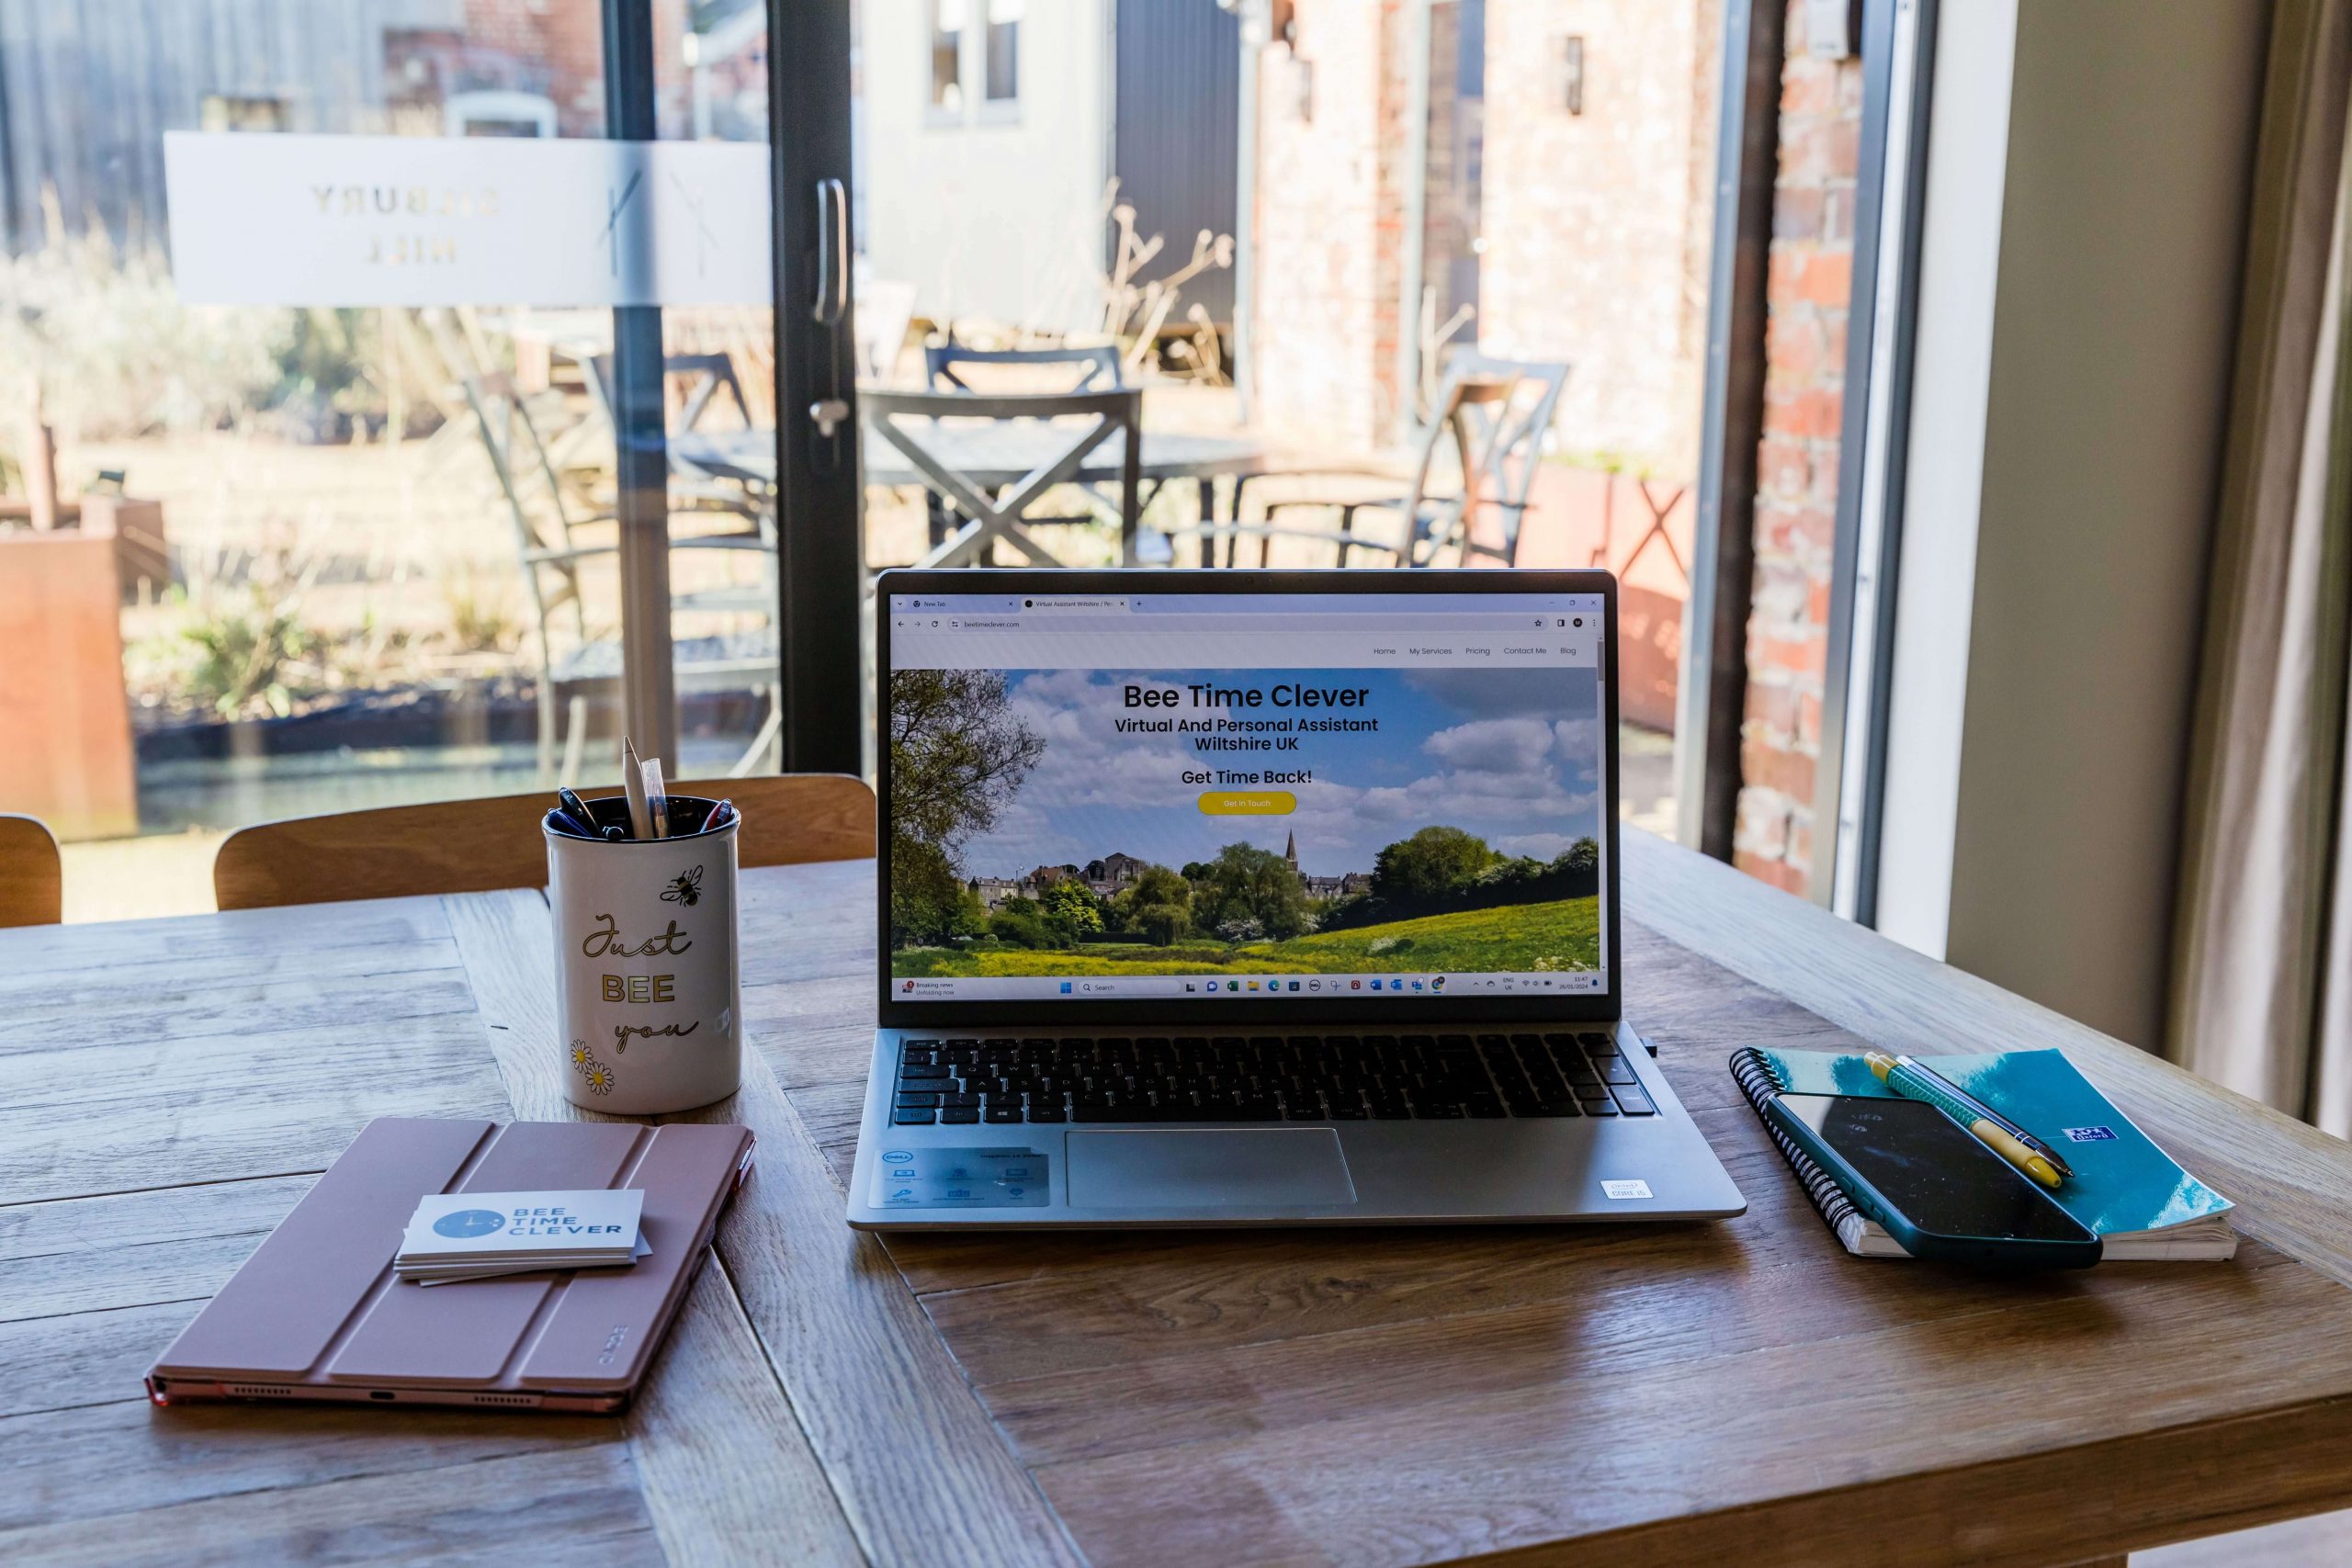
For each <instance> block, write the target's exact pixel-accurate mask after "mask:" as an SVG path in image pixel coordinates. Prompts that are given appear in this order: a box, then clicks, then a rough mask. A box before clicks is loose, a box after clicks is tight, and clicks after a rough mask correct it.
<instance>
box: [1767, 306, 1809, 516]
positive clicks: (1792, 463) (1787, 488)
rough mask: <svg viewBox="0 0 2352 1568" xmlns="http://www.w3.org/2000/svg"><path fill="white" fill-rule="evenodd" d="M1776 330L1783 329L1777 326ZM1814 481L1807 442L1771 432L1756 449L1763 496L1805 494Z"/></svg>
mask: <svg viewBox="0 0 2352 1568" xmlns="http://www.w3.org/2000/svg"><path fill="white" fill-rule="evenodd" d="M1774 331H1775V333H1777V332H1778V331H1779V329H1778V328H1777V327H1776V328H1775V329H1774ZM1812 483H1813V463H1812V460H1811V458H1810V457H1807V455H1806V453H1805V449H1804V445H1803V443H1801V442H1797V441H1792V440H1790V439H1787V438H1785V437H1781V436H1774V435H1768V436H1766V437H1765V438H1764V440H1763V443H1762V444H1761V445H1760V446H1758V447H1757V449H1756V488H1757V491H1758V494H1759V495H1773V496H1801V495H1803V494H1804V493H1805V491H1806V490H1807V489H1808V488H1810V487H1811V485H1812Z"/></svg>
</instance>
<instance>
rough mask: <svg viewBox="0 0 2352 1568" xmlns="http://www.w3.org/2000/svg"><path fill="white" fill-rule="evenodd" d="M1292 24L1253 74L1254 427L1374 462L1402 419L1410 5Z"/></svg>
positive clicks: (1327, 4)
mask: <svg viewBox="0 0 2352 1568" xmlns="http://www.w3.org/2000/svg"><path fill="white" fill-rule="evenodd" d="M1295 15H1296V17H1297V24H1298V25H1297V40H1298V41H1297V48H1296V50H1295V51H1292V50H1289V49H1285V48H1283V46H1282V45H1280V44H1276V45H1273V46H1272V47H1270V48H1268V49H1267V50H1266V51H1265V53H1264V54H1263V56H1262V57H1261V61H1260V69H1259V78H1258V83H1259V96H1258V169H1257V205H1256V211H1255V234H1256V241H1255V243H1256V255H1255V258H1254V264H1255V266H1256V275H1255V283H1254V288H1255V289H1256V294H1257V299H1256V304H1255V310H1254V312H1253V315H1252V323H1253V325H1252V333H1251V342H1252V344H1253V347H1252V366H1251V373H1252V376H1253V378H1254V385H1255V389H1256V397H1257V404H1258V417H1259V421H1260V423H1261V425H1262V426H1263V427H1264V428H1265V429H1266V430H1267V431H1268V433H1269V434H1272V435H1273V436H1275V437H1276V438H1277V439H1282V440H1289V441H1297V442H1301V443H1306V444H1313V445H1330V446H1341V447H1351V448H1354V449H1357V450H1371V449H1374V448H1376V447H1379V446H1385V445H1386V444H1387V443H1388V442H1389V441H1390V440H1392V439H1393V437H1394V434H1395V429H1396V419H1397V330H1398V322H1397V305H1398V299H1397V296H1398V292H1399V289H1400V288H1401V281H1400V274H1399V271H1398V269H1399V267H1400V266H1401V265H1402V257H1403V250H1404V247H1403V243H1402V241H1403V229H1404V212H1405V186H1404V184H1403V179H1404V175H1405V173H1406V171H1405V169H1404V167H1403V164H1404V163H1405V154H1406V152H1407V144H1408V138H1407V137H1406V135H1405V107H1406V94H1407V78H1406V76H1405V74H1404V68H1405V67H1404V62H1405V56H1406V54H1407V52H1408V47H1409V44H1410V39H1409V37H1408V33H1407V27H1408V7H1407V6H1405V5H1404V4H1403V3H1402V0H1376V3H1375V0H1298V6H1297V10H1296V13H1295ZM1308 84H1311V85H1308ZM1303 100H1304V103H1303Z"/></svg>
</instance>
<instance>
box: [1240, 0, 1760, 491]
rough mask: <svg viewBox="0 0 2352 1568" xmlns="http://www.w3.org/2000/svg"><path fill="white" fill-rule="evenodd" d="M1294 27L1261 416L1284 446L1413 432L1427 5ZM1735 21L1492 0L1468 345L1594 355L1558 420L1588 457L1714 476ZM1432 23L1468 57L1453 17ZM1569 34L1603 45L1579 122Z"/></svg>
mask: <svg viewBox="0 0 2352 1568" xmlns="http://www.w3.org/2000/svg"><path fill="white" fill-rule="evenodd" d="M1295 15H1296V17H1297V48H1296V51H1295V53H1294V52H1293V51H1291V50H1288V49H1285V48H1283V47H1282V46H1281V45H1279V44H1277V45H1275V46H1273V47H1271V48H1269V49H1268V50H1266V51H1265V52H1264V54H1263V55H1262V56H1261V73H1260V99H1259V121H1258V140H1259V156H1258V167H1257V209H1256V215H1255V216H1256V235H1257V240H1256V243H1257V255H1256V258H1255V260H1256V266H1257V275H1256V276H1257V281H1256V285H1255V287H1256V290H1257V303H1256V310H1255V313H1254V316H1253V328H1254V331H1253V342H1254V344H1255V349H1254V365H1253V367H1252V368H1253V375H1254V377H1255V385H1256V389H1257V397H1258V413H1259V418H1260V420H1261V423H1262V424H1263V425H1264V426H1265V427H1266V428H1267V430H1268V431H1269V433H1270V434H1273V435H1275V436H1276V437H1277V438H1281V439H1287V440H1294V441H1298V442H1301V443H1306V444H1313V445H1320V446H1347V447H1356V448H1360V449H1370V448H1374V447H1379V446H1386V445H1389V444H1390V443H1392V442H1393V441H1394V440H1395V438H1396V433H1397V416H1398V412H1399V410H1400V407H1401V406H1402V400H1403V399H1404V398H1405V397H1407V396H1409V392H1410V389H1400V388H1399V387H1398V385H1397V348H1398V345H1399V342H1400V334H1401V333H1412V332H1415V331H1417V330H1418V325H1419V323H1418V322H1417V321H1415V320H1414V319H1413V318H1412V316H1411V315H1409V314H1408V313H1407V312H1406V311H1405V310H1404V309H1403V301H1402V299H1401V291H1402V288H1403V282H1404V266H1405V262H1406V257H1407V251H1408V244H1407V242H1408V235H1407V233H1406V231H1405V214H1406V209H1407V202H1408V193H1409V192H1410V190H1411V188H1412V186H1413V184H1414V182H1416V181H1418V180H1419V178H1420V175H1421V171H1420V170H1419V169H1418V168H1414V167H1411V166H1410V164H1411V153H1412V152H1413V146H1412V136H1411V129H1412V128H1411V127H1410V125H1409V124H1408V110H1409V107H1410V104H1411V95H1412V79H1411V78H1412V73H1413V72H1414V71H1415V70H1417V69H1420V68H1421V67H1420V62H1418V61H1416V60H1415V59H1414V58H1413V54H1412V50H1413V39H1412V31H1411V28H1412V8H1411V7H1410V6H1408V5H1406V4H1404V3H1402V0H1297V9H1296V13H1295ZM1722 27H1723V24H1722V0H1487V36H1486V46H1487V47H1486V70H1485V76H1486V105H1485V114H1484V136H1485V149H1484V182H1483V183H1484V203H1483V211H1482V213H1481V220H1482V221H1481V231H1482V232H1483V234H1484V237H1485V241H1486V250H1485V254H1484V256H1483V259H1482V267H1481V271H1482V274H1483V276H1482V278H1481V284H1480V289H1481V294H1482V301H1481V303H1482V309H1481V311H1480V316H1479V319H1478V321H1477V322H1476V327H1475V332H1472V333H1463V334H1462V335H1461V338H1460V340H1459V341H1464V342H1467V341H1470V340H1471V338H1472V337H1473V336H1474V335H1475V337H1476V339H1477V341H1478V342H1479V344H1480V345H1481V346H1482V347H1484V348H1485V349H1487V351H1488V352H1491V353H1497V354H1503V355H1513V356H1517V357H1522V358H1540V359H1566V360H1568V361H1570V362H1571V363H1572V364H1573V365H1574V367H1575V369H1574V372H1573V373H1572V374H1571V376H1570V377H1569V380H1568V385H1567V389H1566V394H1565V396H1564V400H1563V403H1562V409H1561V416H1560V420H1559V423H1558V431H1559V435H1558V444H1559V449H1560V450H1561V451H1562V452H1563V453H1565V454H1567V455H1569V456H1571V457H1575V456H1590V455H1595V454H1606V455H1607V456H1608V457H1609V458H1610V459H1611V461H1617V460H1623V461H1626V462H1628V463H1630V465H1631V466H1633V467H1634V468H1638V469H1642V470H1646V471H1657V472H1661V473H1666V474H1669V475H1687V474H1690V473H1692V472H1695V471H1696V467H1695V465H1696V447H1697V441H1698V419H1699V409H1700V397H1701V377H1702V363H1701V355H1702V349H1703V346H1704V335H1705V325H1706V277H1707V258H1708V241H1709V235H1710V232H1711V230H1710V224H1711V222H1712V215H1713V188H1712V179H1713V157H1714V148H1713V133H1714V118H1715V107H1714V98H1715V92H1716V83H1717V78H1718V75H1719V74H1720V73H1719V71H1718V68H1717V65H1716V59H1717V54H1718V51H1719V50H1720V47H1721V35H1722ZM1430 28H1431V34H1432V36H1431V39H1430V43H1431V53H1432V56H1433V57H1434V58H1435V59H1437V60H1438V61H1440V62H1451V59H1452V55H1453V13H1452V8H1451V7H1446V8H1443V10H1442V14H1440V15H1435V16H1432V17H1431V18H1430ZM1571 35H1573V36H1577V37H1580V38H1583V39H1585V61H1586V88H1585V107H1584V112H1583V113H1582V114H1581V115H1577V116H1571V115H1569V114H1568V113H1567V112H1566V107H1565V106H1564V103H1563V101H1562V58H1563V55H1562V40H1563V39H1566V38H1567V37H1569V36H1571ZM1302 69H1304V70H1306V71H1308V72H1311V73H1312V78H1313V88H1312V95H1311V96H1312V99H1313V112H1312V118H1311V119H1309V118H1302V116H1301V113H1300V107H1299V102H1300V72H1301V70H1302ZM1442 74H1446V75H1450V70H1449V71H1446V72H1444V73H1442ZM1441 91H1442V88H1441ZM1446 131H1447V127H1446V126H1445V125H1443V124H1442V123H1440V124H1438V125H1437V126H1436V128H1435V129H1434V130H1433V133H1432V134H1433V135H1434V136H1436V137H1437V138H1438V139H1439V140H1440V141H1442V137H1443V136H1444V135H1445V134H1446ZM1440 150H1441V151H1442V148H1441V149H1440ZM1441 217H1442V215H1441ZM1442 237H1443V236H1442V234H1441V235H1440V238H1441V239H1442Z"/></svg>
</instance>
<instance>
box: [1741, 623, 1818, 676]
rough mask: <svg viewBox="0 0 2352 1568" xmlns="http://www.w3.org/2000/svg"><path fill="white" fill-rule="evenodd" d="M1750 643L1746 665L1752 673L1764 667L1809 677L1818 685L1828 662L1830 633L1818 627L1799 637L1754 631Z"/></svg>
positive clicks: (1750, 636)
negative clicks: (1759, 667) (1756, 668)
mask: <svg viewBox="0 0 2352 1568" xmlns="http://www.w3.org/2000/svg"><path fill="white" fill-rule="evenodd" d="M1747 641H1748V648H1747V663H1748V667H1749V668H1750V669H1751V670H1752V669H1754V668H1755V667H1756V666H1757V665H1758V664H1762V665H1766V666H1769V667H1770V668H1772V669H1776V670H1786V671H1791V672H1792V673H1794V674H1799V675H1810V676H1811V677H1813V679H1814V680H1815V681H1816V682H1817V681H1819V680H1820V679H1821V672H1822V671H1823V669H1824V668H1825V667H1826V665H1827V662H1828V657H1829V641H1828V633H1827V632H1826V630H1824V629H1823V628H1821V627H1818V626H1815V627H1808V628H1806V630H1805V631H1804V634H1803V635H1800V636H1784V635H1782V634H1781V632H1779V631H1762V630H1760V629H1756V630H1751V633H1750V635H1749V637H1748V639H1747Z"/></svg>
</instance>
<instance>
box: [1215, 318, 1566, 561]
mask: <svg viewBox="0 0 2352 1568" xmlns="http://www.w3.org/2000/svg"><path fill="white" fill-rule="evenodd" d="M1567 378H1568V367H1567V366H1566V365H1563V364H1554V363H1540V362H1529V361H1521V360H1511V359H1497V358H1493V357H1490V356H1488V355H1480V354H1461V355H1455V356H1454V357H1453V359H1452V360H1451V361H1450V362H1449V363H1448V366H1447V369H1446V376H1445V380H1444V383H1443V385H1442V387H1441V388H1440V389H1439V392H1438V398H1437V402H1436V404H1435V412H1434V414H1433V416H1432V417H1431V419H1430V422H1429V423H1428V424H1427V425H1426V426H1424V427H1423V429H1422V431H1421V433H1420V439H1419V455H1418V459H1417V461H1416V462H1415V464H1414V468H1413V475H1412V479H1411V482H1410V483H1409V485H1408V487H1407V489H1406V490H1405V491H1403V492H1402V493H1401V494H1400V493H1397V492H1396V491H1389V492H1386V493H1378V492H1375V493H1374V494H1370V495H1361V496H1354V497H1334V496H1319V495H1309V496H1285V497H1281V498H1278V499H1275V500H1273V501H1270V502H1267V503H1266V505H1265V508H1264V512H1263V515H1264V518H1265V521H1264V522H1263V523H1261V524H1249V523H1242V522H1240V521H1238V518H1237V520H1236V521H1234V522H1232V523H1218V524H1209V525H1204V526H1199V527H1194V528H1184V529H1177V530H1172V531H1171V532H1173V533H1175V534H1177V535H1179V536H1182V535H1193V536H1198V537H1199V538H1200V539H1201V541H1202V543H1201V558H1202V561H1203V563H1204V564H1208V563H1209V560H1210V550H1211V547H1212V546H1213V544H1214V543H1215V542H1216V541H1217V540H1219V539H1222V540H1224V541H1225V542H1226V560H1225V564H1227V565H1228V566H1229V565H1232V564H1233V558H1234V554H1235V552H1234V548H1233V544H1232V541H1233V540H1234V539H1236V538H1238V537H1248V538H1255V539H1257V540H1259V541H1260V543H1259V564H1260V565H1263V564H1265V559H1266V551H1267V549H1268V542H1269V541H1271V540H1272V539H1275V538H1299V539H1311V540H1314V541H1317V542H1318V543H1321V544H1325V545H1329V546H1330V547H1332V548H1333V551H1334V554H1335V557H1336V560H1335V564H1337V565H1340V566H1352V565H1353V564H1355V552H1356V551H1358V550H1371V551H1374V552H1376V553H1378V554H1381V555H1385V556H1386V557H1388V558H1390V559H1392V560H1393V561H1395V562H1396V563H1397V564H1398V565H1402V566H1408V567H1428V566H1436V565H1440V564H1442V558H1443V557H1444V556H1445V555H1447V553H1448V552H1451V553H1452V554H1453V561H1454V564H1457V565H1467V564H1468V563H1469V561H1470V559H1471V558H1473V557H1481V558H1487V559H1492V560H1497V561H1500V562H1501V563H1502V564H1504V565H1505V566H1512V565H1516V564H1517V563H1518V559H1519V539H1520V530H1521V524H1522V522H1523V521H1524V520H1525V518H1526V514H1527V510H1528V507H1529V505H1530V502H1529V500H1528V496H1529V492H1530V491H1532V489H1533V487H1534V483H1535V469H1536V465H1537V464H1538V463H1540V462H1542V461H1543V456H1544V453H1543V446H1544V435H1545V434H1546V433H1548V432H1549V431H1550V429H1551V428H1552V419H1553V415H1554V414H1555V412H1557V411H1558V408H1559V403H1560V391H1561V389H1562V388H1563V387H1565V386H1566V383H1567ZM1449 449H1450V450H1451V455H1452V462H1451V465H1450V466H1451V468H1452V470H1453V472H1452V474H1451V475H1450V476H1449V475H1447V474H1446V473H1445V472H1444V471H1443V470H1444V468H1446V467H1447V465H1445V464H1443V463H1442V461H1441V459H1442V458H1443V457H1445V456H1446V455H1447V453H1448V451H1449ZM1318 477H1341V476H1340V475H1338V474H1327V475H1320V476H1318ZM1362 477H1365V478H1382V479H1385V478H1388V477H1389V476H1385V475H1364V476H1362ZM1448 478H1451V479H1453V481H1454V482H1453V483H1451V484H1447V483H1446V482H1445V480H1446V479H1448ZM1305 507H1313V508H1321V509H1325V510H1331V511H1336V512H1337V513H1339V526H1338V527H1337V528H1308V527H1300V526H1292V525H1283V524H1281V523H1278V522H1277V521H1276V518H1277V516H1278V514H1280V513H1283V512H1288V511H1293V510H1295V509H1298V508H1305ZM1490 511H1491V513H1493V514H1494V515H1495V516H1496V517H1497V519H1498V522H1499V524H1500V531H1501V535H1502V540H1501V543H1500V544H1489V543H1487V541H1486V540H1483V539H1481V538H1479V537H1478V536H1477V524H1478V522H1479V521H1480V519H1481V518H1482V517H1483V516H1485V515H1487V513H1488V512H1490ZM1367 513H1370V514H1375V515H1380V516H1385V517H1386V518H1388V519H1389V520H1390V521H1389V523H1388V525H1387V526H1386V527H1385V529H1384V530H1382V531H1381V532H1378V533H1373V532H1367V531H1366V530H1364V529H1363V527H1361V526H1360V525H1359V520H1360V519H1362V518H1363V517H1364V516H1365V515H1366V514H1367Z"/></svg>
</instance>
